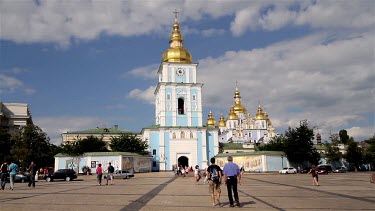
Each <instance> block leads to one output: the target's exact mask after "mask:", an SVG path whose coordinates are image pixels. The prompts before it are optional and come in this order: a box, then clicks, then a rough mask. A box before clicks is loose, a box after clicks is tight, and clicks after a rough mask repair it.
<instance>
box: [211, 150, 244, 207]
mask: <svg viewBox="0 0 375 211" xmlns="http://www.w3.org/2000/svg"><path fill="white" fill-rule="evenodd" d="M227 160H228V163H226V164H225V165H224V168H223V170H221V168H220V167H219V166H218V165H216V164H215V162H216V160H215V158H214V157H213V158H211V160H210V161H211V165H210V166H209V167H208V168H207V170H206V172H205V173H206V175H207V180H208V184H209V193H210V195H211V200H212V205H213V206H216V205H218V206H221V201H220V195H221V185H222V184H223V183H224V185H225V186H226V187H227V192H228V199H229V206H230V207H234V206H237V207H239V206H240V201H239V197H238V190H237V185H238V183H239V184H241V171H240V168H239V167H238V165H237V164H235V163H233V157H232V156H228V158H227ZM215 192H216V196H217V198H216V200H215ZM233 196H234V197H233Z"/></svg>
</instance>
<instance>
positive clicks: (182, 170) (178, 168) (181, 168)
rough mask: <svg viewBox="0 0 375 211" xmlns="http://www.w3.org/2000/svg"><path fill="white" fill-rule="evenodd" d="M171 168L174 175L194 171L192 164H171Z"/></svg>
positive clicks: (182, 174) (184, 174)
mask: <svg viewBox="0 0 375 211" xmlns="http://www.w3.org/2000/svg"><path fill="white" fill-rule="evenodd" d="M172 170H173V173H174V175H176V176H178V175H181V176H183V177H185V176H186V175H187V174H189V172H193V171H195V169H193V167H192V166H191V167H188V166H183V165H180V166H177V165H173V167H172Z"/></svg>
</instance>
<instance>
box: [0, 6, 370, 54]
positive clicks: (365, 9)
mask: <svg viewBox="0 0 375 211" xmlns="http://www.w3.org/2000/svg"><path fill="white" fill-rule="evenodd" d="M38 2H39V3H37V2H35V1H1V2H0V13H1V17H2V22H1V28H2V33H1V34H0V38H1V39H4V40H12V41H15V42H18V43H23V42H26V43H35V42H50V43H58V44H59V45H60V46H65V47H67V46H69V45H70V43H71V42H72V41H79V40H83V41H85V40H93V39H96V38H97V37H98V36H99V35H101V34H108V35H120V36H137V35H142V34H150V33H163V34H164V33H165V27H166V26H168V27H169V26H170V24H171V22H172V21H173V14H172V12H171V11H173V10H174V9H176V8H177V9H178V10H179V11H181V13H180V14H179V21H180V22H181V23H182V22H184V21H185V20H188V19H192V20H197V21H198V20H201V19H203V18H214V19H215V18H219V17H223V16H228V15H234V20H233V21H232V23H231V28H230V29H231V31H232V33H233V34H234V35H236V36H238V35H242V34H243V33H245V32H246V31H247V30H257V29H264V30H277V29H280V28H282V27H284V26H287V25H309V26H311V27H313V28H325V29H331V28H335V29H338V28H349V29H356V30H358V29H363V28H367V29H368V28H373V27H374V10H373V8H374V6H375V5H374V4H375V3H374V1H370V0H369V1H365V0H363V1H317V2H315V1H313V2H310V1H298V2H296V1H282V2H276V3H275V2H271V1H226V2H222V1H210V2H203V1H111V2H106V1H79V2H74V3H73V2H69V1H47V0H40V1H38ZM292 8H293V9H292ZM296 8H297V9H296ZM155 11H157V12H155ZM15 23H17V24H15ZM185 27H186V30H187V29H189V28H188V26H185ZM222 30H227V29H220V30H218V31H216V32H215V33H217V32H219V33H223V31H222ZM188 31H190V32H191V33H198V32H197V30H196V29H190V30H188ZM201 33H202V34H203V35H204V36H207V35H211V34H212V33H213V31H212V29H209V30H202V31H201Z"/></svg>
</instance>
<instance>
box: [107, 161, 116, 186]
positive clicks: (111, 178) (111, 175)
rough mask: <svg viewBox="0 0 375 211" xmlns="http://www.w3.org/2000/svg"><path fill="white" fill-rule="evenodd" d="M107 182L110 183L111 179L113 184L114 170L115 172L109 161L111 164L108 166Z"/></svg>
mask: <svg viewBox="0 0 375 211" xmlns="http://www.w3.org/2000/svg"><path fill="white" fill-rule="evenodd" d="M107 172H108V173H107V184H106V185H108V180H111V185H112V180H113V172H115V168H114V167H113V166H112V165H111V163H109V166H108V168H107Z"/></svg>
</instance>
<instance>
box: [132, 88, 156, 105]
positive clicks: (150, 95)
mask: <svg viewBox="0 0 375 211" xmlns="http://www.w3.org/2000/svg"><path fill="white" fill-rule="evenodd" d="M155 88H156V87H155V86H150V87H149V88H148V89H146V90H144V91H142V90H140V89H133V90H132V91H130V93H129V94H128V96H127V97H128V98H133V99H138V100H141V101H145V102H147V103H150V104H154V103H155V95H154V92H155Z"/></svg>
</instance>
